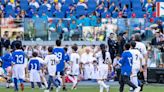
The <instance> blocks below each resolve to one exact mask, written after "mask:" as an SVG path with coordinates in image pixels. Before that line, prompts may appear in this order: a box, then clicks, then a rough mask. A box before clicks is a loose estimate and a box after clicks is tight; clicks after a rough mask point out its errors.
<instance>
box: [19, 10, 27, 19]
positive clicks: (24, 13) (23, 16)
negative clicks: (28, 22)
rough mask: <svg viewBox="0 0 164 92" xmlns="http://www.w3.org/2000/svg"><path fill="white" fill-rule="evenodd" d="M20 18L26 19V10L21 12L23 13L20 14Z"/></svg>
mask: <svg viewBox="0 0 164 92" xmlns="http://www.w3.org/2000/svg"><path fill="white" fill-rule="evenodd" d="M19 16H20V18H26V17H27V16H26V11H24V10H21V13H20V15H19Z"/></svg>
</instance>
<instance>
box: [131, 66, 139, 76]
mask: <svg viewBox="0 0 164 92" xmlns="http://www.w3.org/2000/svg"><path fill="white" fill-rule="evenodd" d="M139 71H140V68H138V67H133V68H132V75H131V77H134V76H137V73H138V72H139Z"/></svg>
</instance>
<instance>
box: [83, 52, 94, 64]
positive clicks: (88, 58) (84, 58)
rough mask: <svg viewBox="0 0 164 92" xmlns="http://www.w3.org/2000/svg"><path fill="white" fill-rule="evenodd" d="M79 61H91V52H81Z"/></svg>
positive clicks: (84, 62)
mask: <svg viewBox="0 0 164 92" xmlns="http://www.w3.org/2000/svg"><path fill="white" fill-rule="evenodd" d="M81 62H82V63H83V64H86V63H92V62H93V53H89V54H87V53H83V54H82V55H81Z"/></svg>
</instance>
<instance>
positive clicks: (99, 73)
mask: <svg viewBox="0 0 164 92" xmlns="http://www.w3.org/2000/svg"><path fill="white" fill-rule="evenodd" d="M136 43H137V42H136ZM136 43H135V42H132V43H131V45H128V44H126V45H125V51H124V52H123V54H122V57H121V58H118V57H117V58H116V61H117V62H114V63H115V64H114V63H113V65H112V60H111V56H110V53H109V52H108V51H107V50H106V49H107V48H106V45H105V44H101V45H100V46H99V47H98V48H96V50H93V53H91V51H90V50H89V49H85V51H84V53H82V54H79V49H78V46H77V45H76V44H74V45H73V46H72V47H71V53H68V51H67V48H66V47H65V48H63V47H62V46H61V41H60V40H56V46H57V47H55V48H54V47H51V46H50V47H48V49H47V54H46V55H45V56H44V58H43V57H41V56H40V55H39V53H38V51H37V50H36V51H33V52H32V53H31V54H32V55H31V56H30V58H29V59H27V58H26V57H27V55H26V53H25V52H24V51H23V50H22V46H21V45H20V44H16V45H15V50H14V51H12V52H11V53H7V54H5V55H4V56H2V58H1V66H2V68H0V77H2V78H5V79H6V80H7V83H10V82H12V81H13V83H14V90H15V92H18V82H19V83H20V89H21V91H24V81H29V82H30V83H31V88H32V89H34V88H35V85H34V84H35V83H37V85H38V87H39V88H40V89H45V92H49V91H50V90H51V89H52V85H51V84H53V85H54V86H55V87H56V92H59V90H60V88H61V86H62V87H63V90H66V85H65V79H66V77H67V78H68V79H69V80H70V81H71V82H72V83H73V85H72V89H76V88H77V85H78V81H79V80H81V79H96V80H97V83H98V84H99V86H100V92H103V90H104V88H105V89H106V92H109V85H107V84H105V81H106V80H107V79H108V74H109V72H111V71H113V68H116V67H118V65H119V67H120V68H121V78H120V82H119V83H120V92H123V88H124V84H129V85H130V86H131V87H132V88H133V90H134V92H139V90H140V87H139V82H138V77H137V73H138V72H139V71H142V67H141V66H142V64H141V63H142V62H141V61H142V59H143V56H142V54H141V52H140V51H139V50H138V49H135V47H136ZM130 47H131V50H129V49H130ZM114 61H115V60H114ZM2 63H3V64H2ZM3 70H4V71H3ZM5 73H6V74H5ZM47 75H48V78H47V77H46V76H47ZM129 79H131V80H129ZM7 87H8V86H7Z"/></svg>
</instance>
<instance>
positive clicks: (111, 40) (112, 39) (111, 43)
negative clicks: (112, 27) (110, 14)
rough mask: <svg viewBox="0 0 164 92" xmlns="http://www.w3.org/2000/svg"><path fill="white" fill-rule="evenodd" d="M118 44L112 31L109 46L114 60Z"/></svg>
mask: <svg viewBox="0 0 164 92" xmlns="http://www.w3.org/2000/svg"><path fill="white" fill-rule="evenodd" d="M116 46H117V44H116V41H115V40H114V33H110V36H109V38H108V48H109V52H110V55H111V59H112V61H113V59H114V57H115V54H116Z"/></svg>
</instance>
